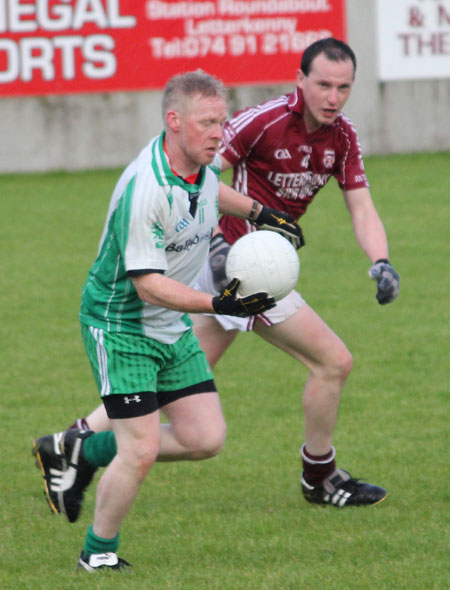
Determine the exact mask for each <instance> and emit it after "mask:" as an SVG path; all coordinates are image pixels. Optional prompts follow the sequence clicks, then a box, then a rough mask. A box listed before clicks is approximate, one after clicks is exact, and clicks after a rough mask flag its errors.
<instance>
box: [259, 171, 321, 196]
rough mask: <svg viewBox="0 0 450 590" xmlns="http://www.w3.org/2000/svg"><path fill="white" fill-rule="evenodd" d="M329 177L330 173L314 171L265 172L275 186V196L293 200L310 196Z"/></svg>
mask: <svg viewBox="0 0 450 590" xmlns="http://www.w3.org/2000/svg"><path fill="white" fill-rule="evenodd" d="M329 178H330V174H317V173H314V172H310V171H308V172H288V173H283V172H275V171H270V172H269V173H268V174H267V180H269V181H270V182H271V183H272V184H273V185H274V186H276V187H277V189H278V190H277V193H276V194H277V196H278V197H281V198H284V199H290V200H292V201H295V200H296V199H306V198H308V197H312V196H313V195H315V193H316V192H317V191H318V190H319V189H320V188H321V187H322V186H324V185H325V184H326V183H327V182H328V180H329Z"/></svg>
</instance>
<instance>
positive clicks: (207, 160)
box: [202, 149, 217, 166]
mask: <svg viewBox="0 0 450 590" xmlns="http://www.w3.org/2000/svg"><path fill="white" fill-rule="evenodd" d="M216 154H217V149H209V150H205V152H204V154H203V155H202V159H203V162H202V164H203V165H204V166H206V165H208V164H211V162H212V161H213V160H214V158H215V156H216Z"/></svg>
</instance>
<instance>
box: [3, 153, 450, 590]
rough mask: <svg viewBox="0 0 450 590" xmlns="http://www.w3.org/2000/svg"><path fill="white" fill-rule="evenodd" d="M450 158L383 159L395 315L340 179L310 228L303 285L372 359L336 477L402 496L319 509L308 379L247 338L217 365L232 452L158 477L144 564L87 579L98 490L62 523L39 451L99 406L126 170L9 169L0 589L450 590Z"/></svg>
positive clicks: (132, 528) (345, 414)
mask: <svg viewBox="0 0 450 590" xmlns="http://www.w3.org/2000/svg"><path fill="white" fill-rule="evenodd" d="M449 163H450V154H449V153H441V154H423V155H419V154H417V155H406V156H389V157H372V158H368V159H367V161H366V165H367V172H368V175H369V178H370V179H371V183H372V193H373V196H374V199H375V202H376V204H377V207H378V209H379V211H380V214H381V216H382V218H383V221H384V223H385V226H386V229H387V231H388V234H389V238H390V249H391V252H390V256H391V260H392V262H393V264H394V266H395V267H396V268H397V270H398V271H399V273H400V276H401V295H400V297H399V299H398V300H397V301H396V302H395V303H394V304H392V305H388V306H384V307H382V306H379V305H378V304H377V303H376V301H375V298H374V295H375V285H374V284H373V283H372V282H371V281H370V280H369V279H368V277H367V269H368V267H369V266H370V265H369V262H368V260H367V259H366V258H365V256H364V254H363V253H362V252H361V251H360V249H359V248H358V246H357V244H356V241H355V240H354V238H353V234H352V230H351V225H350V220H349V217H348V213H347V212H346V209H345V206H344V204H343V200H342V198H341V193H340V191H339V190H338V189H337V186H336V184H335V183H334V182H333V183H331V184H330V186H328V187H327V188H326V189H325V190H324V191H323V192H322V193H321V194H320V195H319V196H318V197H317V198H316V201H315V202H314V203H313V204H312V205H311V207H310V211H309V212H308V214H307V216H306V217H305V218H304V221H302V226H303V229H304V232H305V235H306V238H307V246H306V247H305V248H304V249H303V250H302V251H301V277H300V283H299V287H300V290H301V292H302V294H303V295H304V297H305V298H306V299H307V301H308V302H309V303H310V304H311V305H312V306H313V307H314V308H315V309H316V310H317V311H318V312H319V313H320V314H321V316H322V317H323V318H324V319H325V320H326V321H327V322H328V323H329V324H330V325H331V326H332V327H333V329H335V331H336V332H337V333H338V334H339V335H340V336H341V337H342V338H343V340H344V341H345V342H346V344H347V345H348V347H349V348H350V350H351V351H352V353H353V355H354V360H355V367H354V370H353V373H352V375H351V377H350V379H349V381H348V384H347V386H346V389H345V394H344V397H343V400H342V404H341V411H340V417H339V422H338V428H337V432H336V438H335V444H336V447H337V449H338V459H339V464H340V465H342V466H343V467H345V468H347V469H349V470H351V471H352V472H354V473H355V474H356V475H361V476H363V477H365V478H367V479H368V480H369V481H373V482H375V483H379V484H380V485H383V486H385V487H386V488H387V489H388V490H389V496H388V499H387V500H386V501H385V502H384V503H382V504H380V505H379V506H376V507H372V508H368V509H354V510H352V509H348V510H343V511H339V510H336V509H328V508H322V507H316V506H311V505H308V504H306V503H305V502H304V501H303V500H302V498H301V497H300V494H299V485H298V477H299V468H300V462H299V458H298V448H299V446H300V444H301V443H302V441H303V434H302V433H303V420H302V413H301V391H302V389H303V385H304V382H305V379H306V376H307V375H306V371H305V369H304V368H303V367H302V366H300V365H298V363H296V362H295V361H294V360H293V359H291V358H290V357H287V356H286V355H284V354H283V353H281V352H280V351H278V350H275V349H273V348H272V347H270V346H269V345H268V344H266V343H264V342H262V341H261V340H259V339H258V338H257V337H255V336H254V335H252V334H245V335H241V336H240V337H239V339H238V340H237V341H236V343H235V344H234V345H233V347H232V349H230V350H229V351H228V352H227V354H226V355H225V357H224V359H223V360H222V361H221V363H220V364H219V365H218V367H217V369H216V371H215V374H216V381H217V384H218V386H219V389H220V392H221V397H222V402H223V407H224V412H225V415H226V418H227V422H228V429H229V430H228V440H227V444H226V447H225V449H224V451H223V452H222V454H221V455H219V456H218V457H216V458H215V459H212V460H209V461H205V462H202V463H174V464H157V465H156V466H155V467H154V469H153V470H152V472H151V474H150V476H149V478H148V480H147V482H146V484H145V485H144V487H143V489H142V491H141V494H140V496H139V497H138V500H137V501H136V504H135V506H134V508H133V511H132V513H131V514H130V515H129V517H128V519H127V520H126V522H125V524H124V526H123V529H122V544H121V552H120V553H121V555H123V557H125V558H126V559H129V560H130V561H131V562H132V563H133V564H134V566H135V567H134V571H133V573H132V574H130V575H121V576H120V579H118V578H116V577H113V579H112V580H110V578H109V576H108V575H106V576H91V577H89V576H88V575H87V574H86V575H83V574H82V573H80V572H76V571H75V569H74V565H75V562H76V559H77V556H78V552H79V550H80V548H81V545H82V542H83V539H84V535H85V531H86V527H87V526H88V524H90V522H91V517H92V510H93V506H94V490H93V489H91V490H90V492H89V493H88V495H87V498H86V505H85V508H84V512H83V514H82V517H81V518H80V521H79V522H77V523H75V524H73V525H69V524H68V523H66V522H65V521H63V520H62V518H59V517H57V516H52V515H51V514H50V512H49V511H48V508H47V506H46V505H45V502H44V499H43V495H42V490H41V483H40V481H39V474H38V472H37V471H36V470H35V469H34V466H33V460H32V458H31V455H30V446H31V440H32V438H33V437H34V436H39V435H42V434H46V433H48V432H51V431H54V430H58V429H62V428H64V427H65V426H66V425H68V424H69V423H70V422H71V421H72V420H73V419H74V418H75V417H77V416H79V415H83V414H87V413H88V412H89V410H90V409H91V408H93V407H94V406H95V405H96V404H97V401H98V400H97V397H96V392H95V387H94V382H93V379H92V376H91V373H90V369H89V366H88V362H87V359H86V358H85V354H84V351H83V348H82V343H81V338H80V335H79V327H78V319H77V314H78V306H79V298H80V292H81V287H82V285H83V283H84V280H85V276H86V273H87V270H88V268H89V266H90V264H91V262H92V260H93V256H94V254H95V252H96V248H97V243H98V240H99V237H100V232H101V228H102V226H103V221H104V217H105V214H106V208H107V205H108V201H109V197H110V193H111V190H112V188H113V186H114V183H115V181H116V179H117V175H118V171H117V170H114V171H99V172H87V173H74V174H66V173H59V174H41V175H8V176H0V219H1V224H0V244H1V252H2V276H1V283H0V285H1V289H0V309H1V322H0V334H1V341H2V344H3V347H2V354H1V355H0V375H1V380H0V383H1V390H2V419H1V423H0V424H1V425H0V428H1V440H2V447H1V449H2V452H1V454H0V473H1V481H2V485H1V498H2V504H1V509H0V527H1V536H0V539H1V540H0V551H1V556H2V558H1V562H2V563H1V566H0V588H2V590H22V589H30V590H44V589H47V588H48V587H49V586H50V587H53V588H55V589H57V590H59V589H61V590H71V589H74V590H75V589H77V590H78V589H79V588H80V587H81V586H82V587H83V588H88V589H91V588H95V589H97V588H98V589H100V588H101V589H109V588H111V587H113V584H116V586H118V587H120V589H121V590H144V589H145V590H147V589H149V590H150V589H151V590H156V589H158V590H215V589H217V590H219V589H220V590H241V589H242V590H279V589H280V590H300V589H302V590H303V589H304V590H334V589H336V590H338V589H339V590H360V589H361V588H376V589H377V590H392V589H400V590H403V589H404V590H413V589H421V590H423V589H433V590H441V589H442V590H443V589H446V588H448V580H449V579H450V571H449V566H448V546H449V518H448V516H449V515H448V507H449V493H448V488H449V486H448V477H449V471H448V446H449V445H448V443H449V440H448V409H449V385H448V384H449V376H448V370H449V353H450V344H449V331H450V330H449V326H450V317H449V316H450V313H449V307H450V306H449V298H448V293H449V290H450V273H449V272H448V260H449V258H450V252H449V249H450V247H449V243H450V242H449V238H448V235H449V232H448V219H450V200H449V198H448V197H449V191H448V169H449Z"/></svg>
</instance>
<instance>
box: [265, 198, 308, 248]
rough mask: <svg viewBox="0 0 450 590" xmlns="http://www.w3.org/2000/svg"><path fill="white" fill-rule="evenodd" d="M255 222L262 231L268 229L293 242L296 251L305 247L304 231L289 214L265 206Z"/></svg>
mask: <svg viewBox="0 0 450 590" xmlns="http://www.w3.org/2000/svg"><path fill="white" fill-rule="evenodd" d="M254 222H255V223H256V225H257V226H258V227H259V228H260V229H268V230H272V231H276V232H278V233H280V234H281V235H282V236H283V237H285V238H286V239H287V240H289V241H290V242H291V244H292V245H293V246H294V248H295V249H296V250H298V249H299V248H301V247H302V246H304V245H305V238H304V237H303V232H302V229H301V227H300V226H299V225H298V224H297V223H295V221H294V218H293V217H292V216H291V215H289V213H283V212H282V211H277V210H276V209H270V208H269V207H264V206H263V208H262V209H261V211H260V213H259V215H258V217H256V219H255V220H254Z"/></svg>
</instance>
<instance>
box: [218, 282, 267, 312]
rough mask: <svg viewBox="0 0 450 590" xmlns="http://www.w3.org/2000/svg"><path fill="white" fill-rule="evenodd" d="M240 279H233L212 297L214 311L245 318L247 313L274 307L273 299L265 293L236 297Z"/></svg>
mask: <svg viewBox="0 0 450 590" xmlns="http://www.w3.org/2000/svg"><path fill="white" fill-rule="evenodd" d="M240 283H241V281H240V280H239V279H233V280H232V281H231V282H230V283H228V285H227V286H226V287H225V289H223V291H222V292H221V293H219V295H216V297H213V300H212V304H213V307H214V311H215V312H216V313H218V314H220V315H234V316H237V317H239V318H246V317H248V316H249V315H257V314H258V313H264V312H265V311H267V310H268V309H271V308H272V307H275V299H274V298H273V297H269V296H268V295H267V293H254V294H253V295H248V296H247V297H243V298H242V299H237V298H236V295H237V290H238V288H239V285H240Z"/></svg>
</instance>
